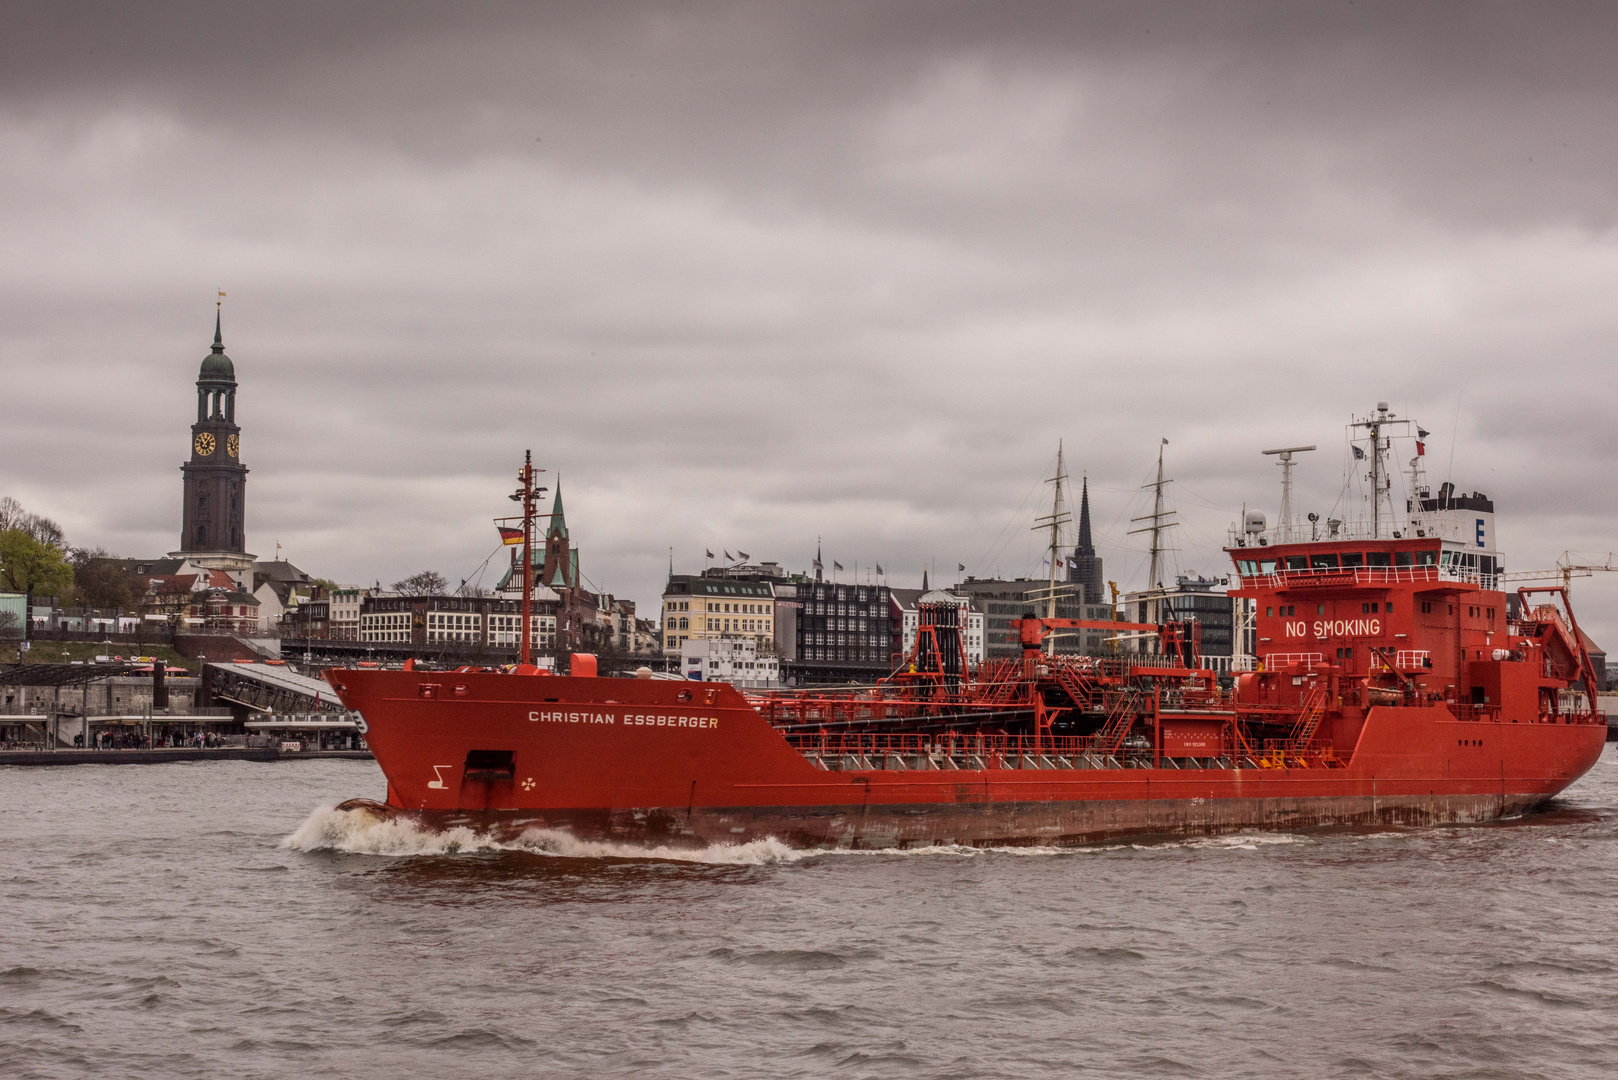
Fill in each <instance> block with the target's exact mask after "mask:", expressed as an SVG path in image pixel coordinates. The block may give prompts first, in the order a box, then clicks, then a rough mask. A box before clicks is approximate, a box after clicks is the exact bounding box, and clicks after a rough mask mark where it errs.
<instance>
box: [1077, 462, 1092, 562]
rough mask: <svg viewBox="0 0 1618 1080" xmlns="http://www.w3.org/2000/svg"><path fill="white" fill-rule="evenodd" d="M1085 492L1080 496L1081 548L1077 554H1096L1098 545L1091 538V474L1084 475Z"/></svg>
mask: <svg viewBox="0 0 1618 1080" xmlns="http://www.w3.org/2000/svg"><path fill="white" fill-rule="evenodd" d="M1083 483H1084V487H1083V489H1082V491H1083V493H1082V494H1081V495H1080V496H1079V549H1078V550H1077V551H1075V552H1074V554H1075V555H1094V554H1095V553H1096V546H1095V543H1094V541H1092V540H1091V539H1090V475H1089V474H1088V473H1086V474H1085V475H1084V480H1083Z"/></svg>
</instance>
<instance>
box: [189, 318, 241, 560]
mask: <svg viewBox="0 0 1618 1080" xmlns="http://www.w3.org/2000/svg"><path fill="white" fill-rule="evenodd" d="M241 449H242V446H241V428H239V427H237V426H236V368H235V365H234V364H232V363H231V362H230V357H228V356H226V355H225V343H224V340H223V338H222V337H221V335H220V321H219V316H218V315H217V314H216V315H215V317H214V331H213V351H212V352H210V353H209V354H208V355H207V356H206V357H204V358H203V360H202V371H201V372H200V373H199V374H198V375H197V422H196V423H194V424H192V425H191V459H190V460H189V461H187V462H186V463H185V464H184V465H182V466H180V472H181V473H182V474H183V475H184V477H185V508H184V511H183V514H182V518H181V525H180V550H179V551H176V552H171V553H170V554H171V555H172V556H177V557H183V558H187V559H190V560H191V561H192V562H195V563H197V564H199V565H202V566H207V567H211V568H214V569H218V570H246V569H248V568H249V567H251V566H252V565H253V559H254V556H252V555H249V554H247V553H246V549H247V534H246V529H245V524H244V523H245V521H246V518H247V469H246V468H245V467H244V466H243V465H242V463H241Z"/></svg>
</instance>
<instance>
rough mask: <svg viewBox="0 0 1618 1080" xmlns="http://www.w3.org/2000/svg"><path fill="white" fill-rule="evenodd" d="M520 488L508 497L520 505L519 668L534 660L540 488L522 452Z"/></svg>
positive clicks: (528, 453)
mask: <svg viewBox="0 0 1618 1080" xmlns="http://www.w3.org/2000/svg"><path fill="white" fill-rule="evenodd" d="M517 479H518V480H521V481H522V487H520V488H518V489H517V493H516V494H515V495H513V496H512V497H511V498H512V499H513V500H514V501H517V502H521V503H522V645H521V648H520V649H519V651H518V653H517V663H518V665H519V666H520V667H528V666H531V665H532V664H533V662H534V660H533V610H534V559H533V554H532V552H533V550H534V500H535V499H537V498H538V497H539V493H540V491H542V490H544V489H542V488H536V487H535V486H534V452H533V451H532V450H524V451H523V462H522V471H521V472H519V473H518V474H517Z"/></svg>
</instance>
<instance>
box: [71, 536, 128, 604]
mask: <svg viewBox="0 0 1618 1080" xmlns="http://www.w3.org/2000/svg"><path fill="white" fill-rule="evenodd" d="M69 558H70V559H71V560H72V562H73V591H74V593H75V594H76V595H77V598H78V600H79V602H80V603H84V604H88V605H90V606H91V607H96V608H128V607H134V606H135V605H136V604H137V603H139V602H140V599H141V596H142V595H143V594H144V593H145V591H146V590H145V586H144V583H143V582H141V581H140V579H139V578H137V577H136V576H135V575H134V574H130V573H128V572H126V571H125V570H124V568H123V564H122V563H121V562H120V561H119V560H117V559H115V558H114V557H113V556H112V555H110V554H108V553H107V552H106V551H105V550H103V549H101V548H95V549H94V550H90V549H86V548H74V549H73V551H72V552H71V554H70V555H69Z"/></svg>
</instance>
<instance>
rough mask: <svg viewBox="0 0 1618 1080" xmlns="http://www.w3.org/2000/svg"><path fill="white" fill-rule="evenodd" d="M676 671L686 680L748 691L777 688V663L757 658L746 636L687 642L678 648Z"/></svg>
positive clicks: (774, 659)
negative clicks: (727, 685) (719, 684)
mask: <svg viewBox="0 0 1618 1080" xmlns="http://www.w3.org/2000/svg"><path fill="white" fill-rule="evenodd" d="M680 671H681V673H682V674H684V675H685V677H686V678H687V679H694V680H698V681H701V682H726V683H730V685H732V686H736V687H742V688H745V689H749V690H768V689H772V688H774V687H778V686H780V685H781V661H780V658H778V657H775V656H760V655H759V653H758V643H757V641H756V639H754V638H753V637H752V636H750V635H737V636H735V637H709V638H697V639H693V640H687V641H685V642H683V643H682V644H681V645H680Z"/></svg>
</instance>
